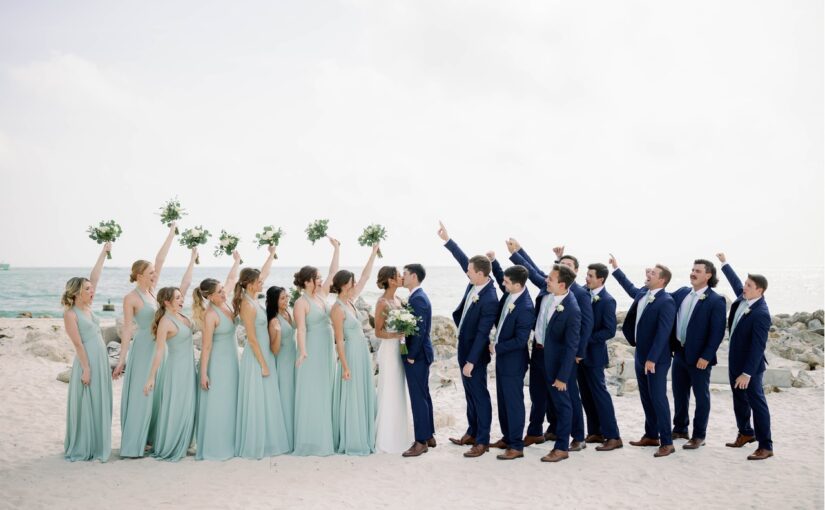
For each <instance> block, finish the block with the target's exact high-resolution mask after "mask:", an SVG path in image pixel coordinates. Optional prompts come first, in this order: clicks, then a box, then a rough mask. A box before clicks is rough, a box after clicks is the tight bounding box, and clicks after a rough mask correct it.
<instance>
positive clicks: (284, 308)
mask: <svg viewBox="0 0 825 510" xmlns="http://www.w3.org/2000/svg"><path fill="white" fill-rule="evenodd" d="M266 320H267V321H268V324H269V338H270V339H271V340H270V349H271V350H272V353H273V354H275V367H276V370H277V372H278V387H279V389H280V390H281V407H282V408H283V410H284V424H285V425H286V436H287V440H288V442H289V451H292V448H293V446H294V444H295V443H294V440H295V437H294V432H293V431H294V425H295V423H294V421H295V358H296V357H297V356H296V355H297V353H298V348H297V346H296V345H295V321H293V319H292V314H290V313H289V296H288V295H287V292H286V290H285V289H284V288H283V287H276V286H273V287H270V288H269V289H267V291H266Z"/></svg>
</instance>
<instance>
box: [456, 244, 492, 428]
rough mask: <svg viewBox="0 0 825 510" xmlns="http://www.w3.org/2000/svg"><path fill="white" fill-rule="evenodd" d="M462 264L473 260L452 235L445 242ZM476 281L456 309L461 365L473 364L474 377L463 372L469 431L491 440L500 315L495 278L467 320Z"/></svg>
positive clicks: (474, 305)
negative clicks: (492, 370)
mask: <svg viewBox="0 0 825 510" xmlns="http://www.w3.org/2000/svg"><path fill="white" fill-rule="evenodd" d="M444 246H445V247H446V248H447V249H448V250H449V251H450V253H452V255H453V257H454V258H455V259H456V261H457V262H458V265H459V266H461V269H462V270H463V271H467V266H468V265H469V263H470V260H469V258H468V257H467V255H465V254H464V252H463V251H461V248H459V247H458V245H457V244H456V243H455V242H454V241H453V240H452V239H450V240H449V241H447V244H445V245H444ZM472 290H473V285H472V284H468V285H467V288H466V289H465V290H464V296H463V297H462V299H461V302H460V303H459V304H458V307H457V308H456V309H455V311H454V312H453V321H455V324H456V326H459V330H458V367H459V370H463V368H464V364H465V363H472V364H473V371H472V372H471V374H470V377H464V374H461V382H462V384H463V385H464V397H465V398H466V399H467V424H468V425H467V432H466V433H467V435H469V436H470V437H473V438H474V439H475V442H476V444H490V424H491V422H492V421H493V405H492V403H491V401H490V392H489V391H487V365H488V364H489V363H490V331H491V330H492V329H493V326H494V325H495V323H496V321H497V319H498V296H497V294H496V287H495V284H494V283H493V281H492V280H490V281H488V282H487V284H486V285H485V286H484V288H482V289H481V291H479V293H478V295H477V298H478V299H477V300H473V302H471V304H470V306H469V308H468V309H467V313H466V315H465V316H464V321H463V322H462V321H461V315H462V313H463V311H464V303H465V302H466V301H467V296H468V295H469V294H470V292H472Z"/></svg>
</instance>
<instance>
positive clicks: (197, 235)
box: [180, 225, 212, 264]
mask: <svg viewBox="0 0 825 510" xmlns="http://www.w3.org/2000/svg"><path fill="white" fill-rule="evenodd" d="M210 235H212V234H210V233H209V231H208V230H205V229H204V228H203V226H201V225H198V226H197V227H194V228H188V229H186V230H184V231H183V234H181V236H180V244H181V246H186V247H187V248H189V249H190V250H191V249H192V248H197V247H198V246H200V245H202V244H206V242H207V241H208V240H209V236H210ZM200 263H201V260H200V256H198V257H196V258H195V264H200Z"/></svg>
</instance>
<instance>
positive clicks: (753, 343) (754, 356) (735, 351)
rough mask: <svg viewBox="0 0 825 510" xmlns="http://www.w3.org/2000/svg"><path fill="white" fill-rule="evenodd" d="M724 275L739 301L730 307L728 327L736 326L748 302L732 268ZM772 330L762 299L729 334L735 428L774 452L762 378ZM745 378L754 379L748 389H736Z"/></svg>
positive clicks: (765, 305) (725, 266)
mask: <svg viewBox="0 0 825 510" xmlns="http://www.w3.org/2000/svg"><path fill="white" fill-rule="evenodd" d="M722 272H723V273H724V274H725V277H726V278H727V279H728V282H729V283H730V286H731V288H733V291H734V292H735V293H736V295H737V296H739V298H738V299H737V300H736V301H734V303H733V304H732V305H731V307H730V317H729V319H728V327H729V328H730V327H732V326H733V319H734V317H735V316H736V310H738V309H739V307H740V306H746V305H747V301H746V300H745V299H744V297H743V296H742V290H743V287H742V281H741V280H739V277H738V276H736V272H734V270H733V268H731V267H730V264H725V265H723V266H722ZM770 329H771V313H770V311H769V310H768V304H767V303H766V302H765V298H764V297H762V298H759V299H758V300H757V301H756V302H754V303H753V305H751V307H750V309H749V310H748V311H747V313H743V314H742V316H741V318H740V319H739V323H738V324H737V325H736V329H734V330H733V331H731V332H730V349H729V351H728V377H730V386H731V389H733V412H734V414H735V415H736V426H737V427H738V428H739V433H740V434H742V435H745V436H754V435H755V436H756V440H757V441H758V442H759V448H762V449H764V450H773V440H772V439H771V413H770V411H769V410H768V401H767V399H765V392H764V391H763V390H762V378H763V376H764V375H765V368H766V365H767V363H768V362H767V360H766V359H765V347H766V345H767V343H768V332H769V331H770ZM742 374H748V375H749V376H750V377H751V379H750V382H748V388H747V389H744V390H737V389H735V388H734V387H733V386H734V382H735V381H736V378H737V377H739V376H740V375H742ZM751 411H753V425H754V426H753V427H751Z"/></svg>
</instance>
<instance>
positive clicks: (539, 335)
mask: <svg viewBox="0 0 825 510" xmlns="http://www.w3.org/2000/svg"><path fill="white" fill-rule="evenodd" d="M552 302H553V295H552V294H547V295H546V296H544V299H542V300H541V311H540V312H539V321H538V324H536V342H538V343H539V345H544V331H545V330H546V329H547V310H548V309H549V308H550V304H552Z"/></svg>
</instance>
